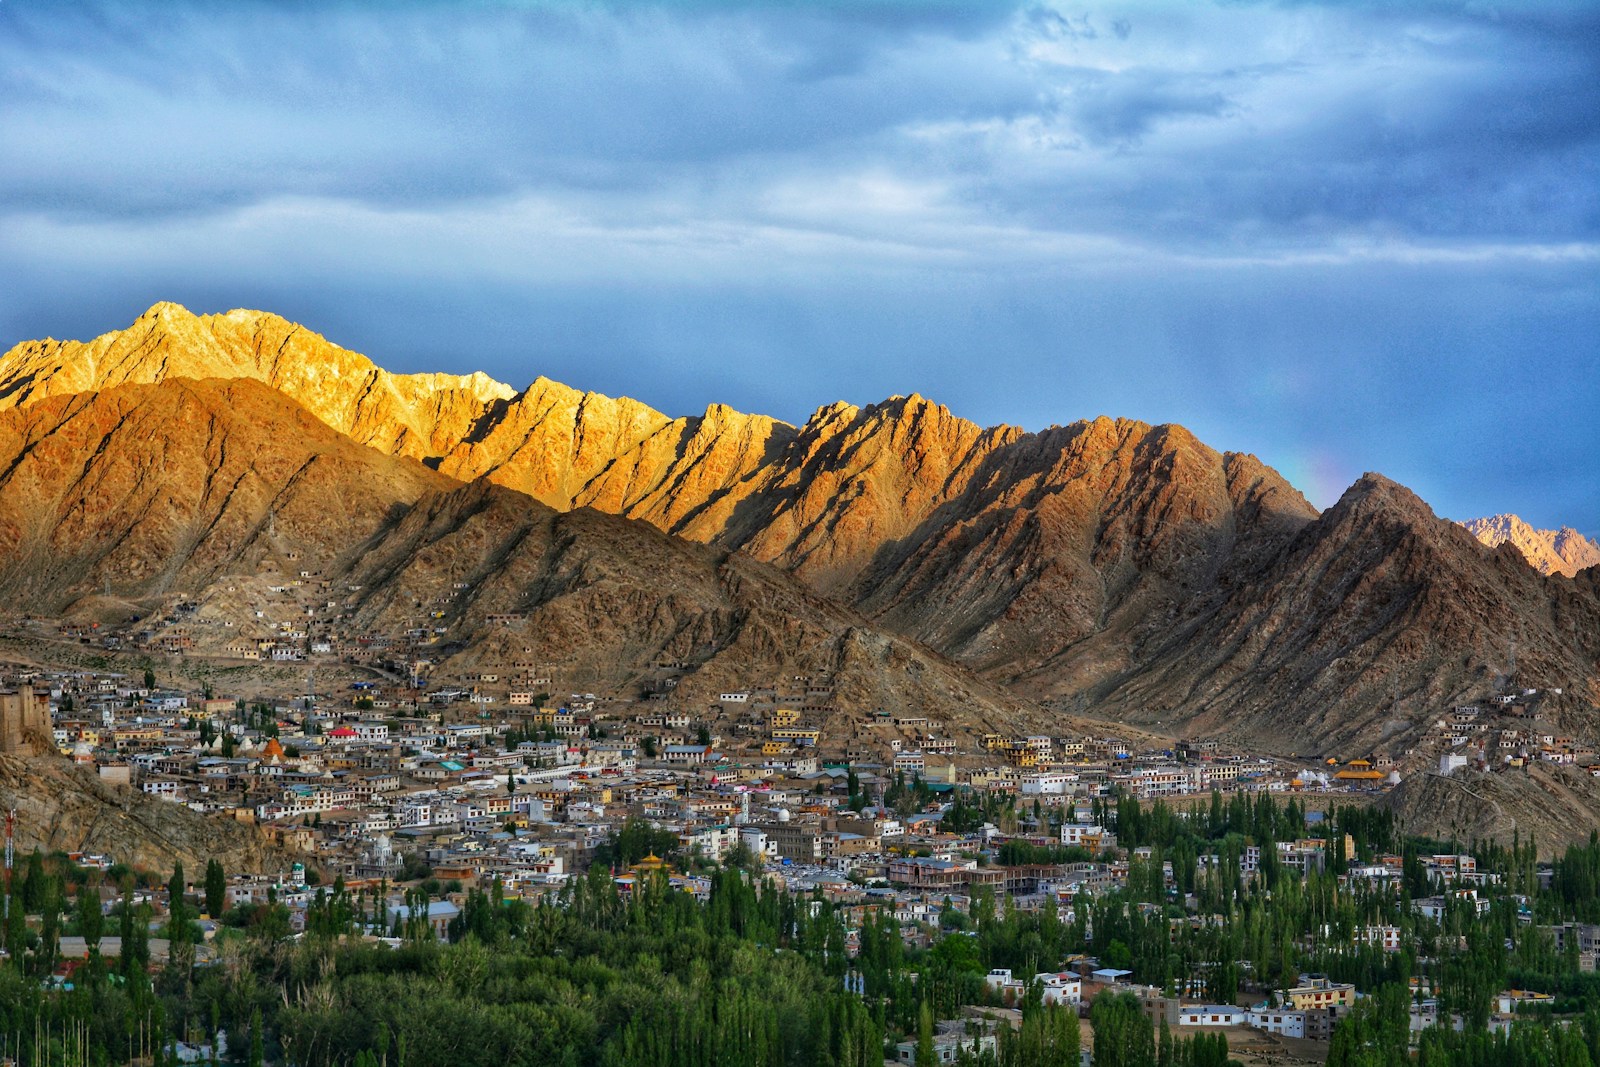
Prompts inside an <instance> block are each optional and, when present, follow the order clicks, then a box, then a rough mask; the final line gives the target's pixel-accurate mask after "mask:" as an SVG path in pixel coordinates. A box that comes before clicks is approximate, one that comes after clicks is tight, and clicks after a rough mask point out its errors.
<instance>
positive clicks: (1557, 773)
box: [1384, 762, 1600, 856]
mask: <svg viewBox="0 0 1600 1067" xmlns="http://www.w3.org/2000/svg"><path fill="white" fill-rule="evenodd" d="M1384 804H1385V806H1387V807H1389V808H1391V809H1393V810H1394V811H1395V812H1396V813H1398V814H1399V816H1400V818H1401V825H1403V826H1404V827H1405V829H1406V832H1407V833H1413V834H1419V835H1422V836H1425V837H1431V838H1433V839H1435V840H1437V841H1450V840H1455V841H1460V842H1463V843H1470V842H1472V841H1488V840H1496V841H1501V842H1507V841H1510V840H1511V838H1512V836H1513V834H1516V833H1520V835H1521V838H1522V840H1523V841H1528V840H1529V839H1530V837H1532V838H1533V839H1534V840H1536V842H1537V844H1538V848H1539V854H1540V855H1541V856H1549V855H1556V854H1559V853H1560V852H1561V851H1562V850H1564V849H1565V848H1566V846H1567V845H1570V844H1579V843H1583V842H1587V841H1588V840H1589V835H1590V834H1591V833H1593V832H1595V831H1596V830H1600V779H1596V778H1595V777H1594V776H1593V775H1591V774H1590V773H1589V772H1588V771H1587V770H1586V769H1585V768H1582V767H1570V766H1562V765H1559V764H1551V763H1538V762H1536V763H1533V764H1531V765H1530V766H1529V767H1528V769H1527V770H1526V771H1508V772H1504V773H1495V774H1485V773H1483V772H1480V771H1472V770H1466V769H1458V770H1457V771H1455V773H1453V774H1452V775H1451V776H1450V777H1449V778H1441V777H1439V776H1438V775H1436V774H1419V775H1414V776H1412V777H1410V778H1408V779H1406V780H1405V781H1404V782H1402V783H1401V784H1400V785H1399V786H1398V787H1396V788H1395V789H1394V790H1393V791H1392V792H1391V793H1390V794H1389V795H1388V796H1387V797H1385V798H1384Z"/></svg>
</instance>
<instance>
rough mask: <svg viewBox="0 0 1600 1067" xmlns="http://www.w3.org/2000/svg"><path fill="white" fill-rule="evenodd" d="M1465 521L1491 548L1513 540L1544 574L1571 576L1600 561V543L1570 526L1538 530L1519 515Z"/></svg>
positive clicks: (1467, 526)
mask: <svg viewBox="0 0 1600 1067" xmlns="http://www.w3.org/2000/svg"><path fill="white" fill-rule="evenodd" d="M1461 525H1462V526H1463V527H1465V528H1466V530H1467V532H1468V533H1470V534H1472V536H1474V537H1476V538H1477V539H1478V540H1480V541H1482V542H1483V543H1484V544H1486V545H1488V546H1489V547H1490V548H1494V547H1496V546H1498V545H1503V544H1507V543H1509V544H1511V546H1512V547H1514V548H1515V549H1516V550H1517V551H1518V552H1521V553H1522V555H1523V558H1525V559H1526V560H1527V561H1528V564H1529V566H1531V567H1533V568H1534V569H1535V570H1537V571H1538V572H1539V573H1540V574H1564V575H1566V576H1567V577H1569V578H1570V577H1572V576H1573V575H1575V574H1577V573H1578V572H1579V571H1581V570H1583V569H1584V568H1585V567H1593V566H1596V565H1600V544H1596V543H1595V542H1594V541H1591V540H1589V538H1587V537H1585V536H1583V535H1582V534H1581V533H1579V532H1578V531H1577V530H1574V529H1572V528H1571V527H1570V526H1563V527H1562V528H1561V529H1559V530H1536V529H1534V528H1533V527H1532V526H1529V525H1528V524H1527V523H1525V522H1523V521H1522V520H1521V519H1519V518H1518V517H1517V516H1515V515H1493V516H1490V517H1489V518H1487V519H1468V520H1467V521H1466V522H1463V523H1462V524H1461Z"/></svg>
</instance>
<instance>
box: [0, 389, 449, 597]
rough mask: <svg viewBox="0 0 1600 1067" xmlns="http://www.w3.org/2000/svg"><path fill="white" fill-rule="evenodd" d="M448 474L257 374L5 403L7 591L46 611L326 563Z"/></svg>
mask: <svg viewBox="0 0 1600 1067" xmlns="http://www.w3.org/2000/svg"><path fill="white" fill-rule="evenodd" d="M451 484H454V483H452V482H451V481H450V480H449V479H447V478H444V477H442V476H440V475H438V474H435V473H434V472H432V471H430V470H428V469H427V468H425V467H423V466H421V465H420V464H417V463H414V462H410V461H405V462H400V461H397V460H395V459H393V458H391V457H388V456H385V455H383V454H381V453H379V452H375V451H373V450H372V449H370V448H363V447H362V446H360V445H358V444H356V443H355V442H353V441H352V440H350V439H349V438H348V437H346V436H344V435H343V434H341V433H338V432H336V431H335V430H333V429H331V428H330V427H329V426H327V425H326V424H324V423H323V422H321V421H320V420H318V419H316V418H314V417H313V416H312V415H311V414H310V413H309V412H307V411H306V410H305V409H304V408H302V407H301V406H300V405H298V404H296V403H295V402H294V401H292V400H290V399H289V398H288V397H286V396H284V395H283V394H281V393H278V392H276V391H274V390H273V389H271V388H269V387H267V386H265V385H263V384H261V383H258V382H255V381H250V380H235V381H225V380H209V381H191V380H187V379H174V380H172V381H169V382H166V383H164V384H162V385H123V386H118V387H113V388H109V389H106V390H103V391H101V392H92V393H82V394H75V395H59V396H53V397H50V398H48V399H44V400H41V401H39V402H37V403H33V404H29V405H27V406H25V407H21V408H16V409H13V410H11V411H6V412H3V413H0V594H4V595H6V596H7V597H10V598H13V599H14V601H15V602H17V603H29V604H31V605H34V609H35V610H46V611H47V610H52V609H57V608H60V607H61V606H63V605H64V604H65V603H66V602H68V601H70V600H72V599H76V598H77V597H80V596H82V595H84V594H86V593H88V592H106V591H109V592H111V593H112V594H113V595H121V594H128V595H133V596H145V595H149V594H151V593H160V592H166V591H169V590H185V589H197V588H199V587H202V586H204V585H206V584H207V583H209V582H210V581H212V580H214V579H216V578H217V577H219V576H221V575H222V574H225V573H239V574H253V573H255V571H256V570H257V568H258V567H260V566H262V565H264V564H272V565H274V566H275V567H276V569H277V570H279V571H280V572H282V573H289V574H292V573H295V572H298V571H299V570H302V569H310V570H318V569H321V568H322V567H323V566H325V565H327V564H328V563H330V562H331V561H332V560H333V559H334V558H335V557H336V556H338V555H339V554H340V553H343V552H344V551H346V550H347V549H349V548H350V546H352V545H354V544H357V543H359V542H360V541H362V540H364V539H366V538H367V537H369V536H371V535H372V534H373V533H374V532H376V530H377V529H378V528H379V526H380V525H381V524H382V523H383V522H385V521H386V520H387V518H388V514H389V510H390V508H392V507H394V506H395V505H396V504H399V503H408V502H410V501H411V500H414V499H416V498H417V497H418V496H420V495H421V494H422V493H423V492H425V491H427V490H429V489H436V488H441V487H443V486H446V485H451ZM291 553H293V560H291V559H290V554H291ZM291 562H292V565H291Z"/></svg>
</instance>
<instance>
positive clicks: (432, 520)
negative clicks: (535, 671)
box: [339, 480, 1047, 737]
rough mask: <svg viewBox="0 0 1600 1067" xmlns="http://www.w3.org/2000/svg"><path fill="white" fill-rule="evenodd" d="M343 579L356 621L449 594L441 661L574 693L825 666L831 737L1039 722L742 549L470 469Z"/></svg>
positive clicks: (380, 618) (698, 691) (691, 688)
mask: <svg viewBox="0 0 1600 1067" xmlns="http://www.w3.org/2000/svg"><path fill="white" fill-rule="evenodd" d="M339 580H340V581H342V582H346V583H348V584H351V585H355V586H359V587H360V590H361V591H360V592H359V594H357V597H356V601H355V604H354V607H353V615H354V618H355V619H356V620H357V622H358V625H359V626H360V627H362V628H363V629H380V630H390V631H392V630H394V629H397V628H399V627H400V626H401V625H403V624H404V622H405V621H406V620H407V619H409V618H413V617H415V613H416V610H417V609H416V605H418V604H423V605H428V604H441V603H447V604H449V607H448V608H447V609H446V610H445V612H444V617H443V619H442V620H436V624H442V625H444V626H445V627H447V633H446V635H445V643H444V647H443V648H442V650H441V655H443V656H444V657H445V659H444V664H445V667H446V668H447V669H448V670H450V671H451V672H453V673H464V672H469V671H470V670H472V669H474V668H476V667H477V666H479V665H485V666H486V665H491V664H492V665H495V666H497V667H499V668H500V669H505V668H506V666H507V665H513V666H514V665H516V664H518V663H525V664H527V665H529V666H532V665H536V664H537V665H546V666H549V667H551V668H553V669H554V670H555V671H556V672H557V673H558V674H559V676H560V677H561V678H563V679H567V680H570V682H571V684H572V685H574V686H576V687H578V688H581V689H582V688H590V687H594V688H600V689H606V690H626V689H627V688H629V687H630V686H635V685H643V684H648V682H649V681H650V679H651V678H652V677H653V676H657V675H658V672H657V671H656V670H655V668H656V667H657V666H658V665H661V664H674V665H676V666H675V668H674V670H673V671H672V672H671V673H673V674H675V675H677V674H681V676H682V681H681V683H680V684H679V686H678V688H677V690H676V693H675V698H676V699H677V700H679V701H681V702H684V703H686V705H687V706H689V707H694V708H697V709H699V708H704V707H706V706H708V705H709V704H712V703H714V702H715V701H716V696H717V694H718V693H719V692H726V691H729V690H732V689H742V688H746V687H748V686H749V685H751V684H752V682H756V683H759V682H761V681H763V680H773V681H776V680H780V679H788V678H789V677H791V676H792V675H796V674H803V675H809V676H812V677H826V678H828V679H830V680H831V683H832V686H833V690H834V694H833V703H834V704H835V705H836V706H837V707H838V717H837V719H836V721H835V722H834V724H833V726H832V727H831V729H830V732H832V733H833V734H834V735H835V736H836V737H838V736H840V735H844V736H846V737H848V736H849V735H850V734H851V733H852V732H857V731H859V730H860V729H862V726H863V724H864V723H865V721H866V720H867V717H868V715H869V714H870V713H871V711H872V710H873V709H875V708H879V707H886V708H897V709H906V710H908V711H915V712H920V713H923V714H927V715H929V716H931V717H935V718H938V719H941V720H943V721H945V722H946V723H948V724H950V726H951V727H952V728H953V730H954V731H955V732H963V733H968V734H975V733H982V732H985V731H987V730H998V729H1001V728H1002V726H1003V725H1004V726H1007V727H1011V726H1025V725H1029V724H1031V725H1033V726H1042V724H1043V723H1044V722H1045V721H1046V718H1047V717H1046V716H1045V715H1044V714H1043V713H1042V712H1041V711H1040V709H1039V708H1038V707H1037V706H1035V705H1030V704H1028V703H1027V702H1025V701H1021V700H1018V699H1016V698H1015V697H1013V696H1012V695H1011V694H1009V693H1007V692H1006V691H1005V690H1003V689H1000V688H998V687H995V686H993V685H991V684H988V683H986V682H984V681H982V680H981V679H979V678H977V677H976V676H974V675H972V674H971V673H970V672H968V671H966V670H964V669H962V668H960V667H957V666H955V665H953V664H951V663H948V662H946V661H944V660H943V659H942V658H941V657H938V656H936V655H934V654H932V653H930V652H929V651H928V650H927V649H925V648H922V647H920V646H919V645H917V644H916V643H915V642H913V641H910V640H907V639H905V638H902V637H897V636H893V635H889V634H885V633H883V632H880V631H879V630H877V629H875V628H874V627H873V626H872V625H871V624H870V623H869V622H868V621H867V620H866V619H865V618H863V617H862V616H860V615H859V614H857V613H856V612H853V611H851V610H849V609H848V608H844V607H841V606H839V605H838V604H836V603H834V602H832V601H829V600H827V599H824V598H822V597H820V596H818V595H816V594H815V593H813V592H811V591H810V590H808V589H807V588H806V587H805V586H804V585H802V584H801V583H799V582H796V581H795V580H794V579H793V578H792V577H790V576H789V575H786V574H784V573H783V572H782V571H779V570H777V569H775V568H773V567H770V566H768V565H766V564H762V563H760V562H758V561H756V560H753V559H751V558H750V557H748V556H746V555H743V554H739V553H731V552H728V551H726V550H723V549H718V548H714V547H708V546H703V545H698V544H694V543H692V542H689V541H684V540H682V539H679V538H674V537H670V536H668V535H666V534H663V533H661V532H660V531H658V530H656V529H654V528H652V527H651V526H649V525H647V524H645V523H641V522H637V521H633V520H628V519H622V518H618V517H616V516H611V515H605V514H601V513H599V512H596V511H594V510H591V509H578V510H575V511H570V512H557V511H555V510H553V509H551V508H548V507H545V506H544V505H542V504H539V503H537V502H535V501H530V500H529V499H528V498H527V497H525V496H523V495H521V494H518V493H516V492H513V491H510V490H507V489H505V488H504V487H501V486H497V485H493V484H491V483H489V482H487V481H483V480H480V481H477V482H473V483H471V484H470V485H466V486H463V487H461V488H458V489H455V490H452V491H450V492H447V493H435V494H429V495H428V496H425V497H423V498H422V499H421V500H419V501H418V502H417V503H416V504H415V505H414V506H413V507H412V508H411V509H410V510H409V511H408V512H407V513H406V514H405V516H404V517H403V518H401V519H400V520H399V521H398V522H396V523H394V524H393V525H391V526H389V527H388V528H386V529H385V530H384V531H383V533H382V534H381V535H380V536H378V537H377V538H375V539H374V540H373V541H372V542H370V543H368V544H367V545H365V546H364V547H363V549H362V551H361V552H360V553H359V554H357V555H355V556H354V557H353V558H352V562H351V564H350V565H349V567H348V568H347V569H346V570H344V571H343V572H342V573H341V574H340V576H339ZM457 594H459V595H457ZM501 620H503V621H501Z"/></svg>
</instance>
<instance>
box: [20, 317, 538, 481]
mask: <svg viewBox="0 0 1600 1067" xmlns="http://www.w3.org/2000/svg"><path fill="white" fill-rule="evenodd" d="M168 378H249V379H254V380H256V381H259V382H264V383H265V384H267V385H269V386H271V387H272V388H273V389H274V390H276V391H278V392H280V393H283V394H284V395H286V396H289V397H292V398H293V399H294V400H296V401H298V402H299V403H300V404H301V405H302V406H304V407H305V408H306V409H307V410H309V411H310V412H312V413H313V414H314V415H316V416H317V418H319V419H321V420H322V421H323V422H325V423H327V424H328V425H329V426H331V427H333V428H334V429H336V430H338V431H339V432H341V433H344V434H347V435H349V436H350V437H352V438H354V439H355V440H356V441H358V442H360V443H361V444H364V445H371V446H373V447H374V448H378V449H381V450H382V451H385V452H391V453H395V454H397V455H402V456H410V457H412V458H416V459H421V458H424V457H429V456H433V457H437V456H439V455H441V454H443V453H444V452H445V451H447V450H448V449H449V448H451V447H452V446H453V445H454V444H455V443H456V442H457V441H459V440H461V439H462V438H463V437H465V436H467V435H468V434H469V433H470V432H471V431H472V429H473V427H474V426H475V425H476V424H477V423H478V421H479V420H480V419H482V418H483V417H484V415H485V413H486V412H488V411H489V410H491V409H492V408H494V407H495V406H496V405H497V404H499V403H503V402H505V401H507V400H509V399H510V398H511V396H512V395H513V392H514V391H513V390H512V389H511V388H510V387H508V386H505V385H502V384H500V383H499V382H496V381H493V380H492V379H490V378H488V377H487V376H485V375H483V374H471V375H467V376H465V377H457V376H455V375H450V374H390V373H389V372H388V371H386V370H383V369H382V368H380V367H377V366H374V365H373V363H372V361H371V360H369V359H367V358H366V357H365V356H362V355H359V354H358V353H355V352H351V351H348V350H347V349H343V348H340V347H339V346H338V345H334V344H330V343H329V342H328V341H327V340H325V339H324V338H323V337H321V336H320V335H318V334H316V333H313V332H312V331H311V330H308V329H306V328H305V327H303V326H299V325H296V324H295V323H292V322H289V321H287V320H285V319H282V318H279V317H278V316H276V315H269V314H266V313H264V312H260V311H243V310H236V311H230V312H228V313H227V314H225V315H206V316H197V315H193V314H191V313H190V312H189V311H188V310H187V309H185V308H183V307H180V306H179V305H177V304H168V303H162V304H156V305H155V306H153V307H152V308H150V310H149V311H146V312H145V313H144V314H143V315H140V316H139V318H138V319H136V320H135V321H134V323H133V324H132V325H131V326H129V327H128V328H127V329H125V330H117V331H114V332H111V333H107V334H103V335H101V336H100V337H96V338H95V339H94V340H92V341H87V342H80V341H55V340H44V341H25V342H23V343H22V344H19V345H17V346H15V347H14V348H12V349H11V350H10V351H9V352H7V353H6V354H5V355H4V356H0V410H4V409H6V408H11V407H22V406H24V405H26V404H30V403H35V402H37V401H40V400H43V399H45V398H47V397H52V396H61V395H70V394H74V393H86V392H96V391H99V390H102V389H108V388H111V387H113V386H118V385H149V384H153V383H155V382H162V381H166V380H167V379H168Z"/></svg>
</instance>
